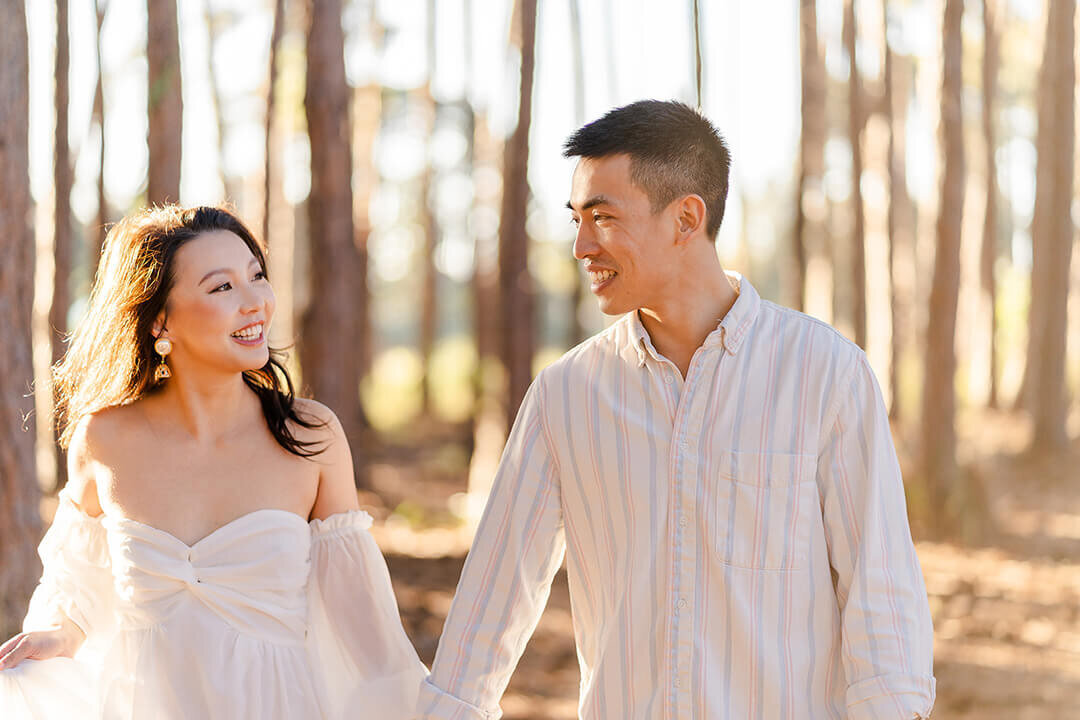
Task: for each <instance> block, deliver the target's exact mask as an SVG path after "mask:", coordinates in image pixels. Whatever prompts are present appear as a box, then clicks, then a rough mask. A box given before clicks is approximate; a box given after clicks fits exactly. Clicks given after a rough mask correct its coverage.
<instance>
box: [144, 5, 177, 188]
mask: <svg viewBox="0 0 1080 720" xmlns="http://www.w3.org/2000/svg"><path fill="white" fill-rule="evenodd" d="M146 7H147V12H146V16H147V37H146V62H147V71H148V73H147V78H148V81H149V88H148V92H147V104H148V111H149V144H150V167H149V173H148V179H147V184H146V201H147V203H148V204H155V203H157V204H160V203H165V202H179V200H180V140H181V137H182V135H181V128H182V122H183V110H184V106H183V98H182V97H181V94H180V36H179V30H178V28H177V20H176V0H147V3H146Z"/></svg>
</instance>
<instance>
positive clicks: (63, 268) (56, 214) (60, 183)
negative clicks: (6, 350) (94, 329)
mask: <svg viewBox="0 0 1080 720" xmlns="http://www.w3.org/2000/svg"><path fill="white" fill-rule="evenodd" d="M69 65H70V61H69V52H68V0H56V65H55V68H54V72H55V75H56V85H55V93H54V97H53V100H54V103H53V105H54V108H55V111H56V128H55V132H54V134H53V191H54V192H53V198H54V204H53V289H52V303H51V304H50V306H49V345H50V350H51V352H52V364H54V365H55V364H56V363H57V362H59V361H60V358H62V357H63V356H64V349H65V347H66V345H67V343H66V341H65V340H66V337H67V314H68V308H69V307H71V290H70V286H71V254H72V232H71V230H72V228H71V185H72V168H71V148H70V146H69V144H68V95H69V93H68V71H69ZM55 454H56V488H57V489H59V488H62V487H64V486H65V485H66V484H67V454H66V453H65V452H64V450H63V448H61V447H60V445H59V443H57V445H56V449H55Z"/></svg>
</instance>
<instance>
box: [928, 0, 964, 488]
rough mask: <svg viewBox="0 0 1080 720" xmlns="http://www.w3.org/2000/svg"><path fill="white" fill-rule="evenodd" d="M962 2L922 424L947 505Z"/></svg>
mask: <svg viewBox="0 0 1080 720" xmlns="http://www.w3.org/2000/svg"><path fill="white" fill-rule="evenodd" d="M963 7H964V6H963V0H946V3H945V22H944V28H943V46H942V61H943V62H942V64H943V80H942V88H941V136H942V149H943V153H944V171H943V173H942V179H941V202H940V204H939V207H938V218H937V249H936V252H935V255H934V275H933V281H932V282H933V284H932V286H931V289H930V308H929V325H928V327H927V330H926V373H925V376H924V378H925V379H924V384H923V403H922V428H921V430H922V453H923V458H922V459H923V469H924V475H925V478H926V482H927V489H928V499H929V505H930V507H932V508H945V501H946V499H947V497H948V495H949V493H950V491H951V488H952V485H953V483H954V481H955V478H956V429H955V426H954V423H955V415H956V398H955V386H954V382H955V380H954V378H955V375H956V351H955V337H956V306H957V299H958V295H959V291H960V219H961V217H963V210H964V136H963V115H962V113H961V92H962V77H961V67H962V65H961V59H962V44H961V34H960V21H961V17H962V15H963Z"/></svg>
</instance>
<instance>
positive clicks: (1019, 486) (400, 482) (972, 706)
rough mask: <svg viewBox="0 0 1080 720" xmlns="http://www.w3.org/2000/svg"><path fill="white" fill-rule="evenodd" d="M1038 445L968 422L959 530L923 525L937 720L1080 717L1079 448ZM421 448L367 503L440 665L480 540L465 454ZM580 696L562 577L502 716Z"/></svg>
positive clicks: (992, 421) (536, 713)
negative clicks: (455, 510)
mask: <svg viewBox="0 0 1080 720" xmlns="http://www.w3.org/2000/svg"><path fill="white" fill-rule="evenodd" d="M418 429H419V428H416V427H414V428H413V432H412V433H410V434H411V435H412V436H413V437H416V436H417V434H418V433H417V432H416V431H417V430H418ZM1029 433H1030V430H1029V429H1028V428H1027V427H1026V424H1025V423H1024V422H1023V421H1021V420H1018V419H1016V418H1015V417H1014V416H1010V415H1006V414H998V413H980V414H979V415H977V416H971V417H967V418H963V417H962V418H961V420H960V423H959V427H958V434H959V436H960V456H961V461H962V463H963V476H964V479H965V482H964V483H963V485H964V488H965V489H964V490H963V491H962V492H961V493H959V494H958V496H957V497H956V498H954V501H955V502H956V503H958V505H959V506H960V507H962V509H963V510H962V513H960V517H961V518H962V522H958V523H956V525H955V527H954V528H953V529H952V532H951V533H950V536H955V537H950V538H949V539H946V540H936V541H930V540H922V539H920V538H921V537H924V536H925V533H923V532H922V531H921V530H920V527H919V524H918V523H917V522H913V533H914V536H915V538H916V548H917V550H918V554H919V558H920V561H921V563H922V569H923V573H924V575H925V577H926V586H927V590H928V593H929V596H930V607H931V611H932V614H933V618H934V634H935V648H934V652H935V675H936V676H937V698H938V699H937V704H936V706H935V711H934V717H935V718H943V719H945V718H950V719H951V718H956V719H958V720H969V719H974V718H979V719H980V720H997V719H1000V720H1005V719H1006V718H1008V719H1009V720H1015V719H1016V718H1021V719H1030V720H1035V719H1039V720H1064V719H1066V718H1080V442H1074V443H1073V445H1072V446H1071V447H1070V449H1069V450H1068V451H1067V452H1066V453H1064V454H1062V455H1060V456H1057V457H1053V458H1046V457H1043V458H1034V457H1030V456H1027V455H1025V454H1024V453H1023V452H1022V448H1023V447H1024V446H1025V445H1026V442H1027V437H1028V436H1029ZM423 435H426V436H427V437H428V438H429V441H428V442H426V443H425V444H424V445H423V446H419V447H418V446H415V445H409V444H407V443H406V444H403V445H399V446H396V447H395V446H393V445H392V444H388V445H384V446H383V447H384V450H383V453H381V456H380V457H379V458H378V461H377V463H376V464H375V465H374V467H373V469H372V476H371V477H372V486H373V490H374V494H370V495H368V494H364V495H363V496H362V501H364V502H365V503H366V504H368V506H369V507H370V508H371V509H372V510H373V512H374V513H375V514H376V515H382V516H383V517H384V518H386V517H387V516H390V517H389V518H388V521H387V522H385V523H380V524H377V526H376V530H375V532H376V533H377V537H378V540H379V542H380V545H381V546H382V547H383V549H384V551H385V552H386V554H387V559H388V562H389V565H390V572H391V576H392V577H393V581H394V586H395V589H396V591H397V597H398V602H399V604H400V606H401V611H402V615H403V618H404V621H405V626H406V630H407V632H408V633H409V636H410V637H411V638H412V640H413V642H414V643H415V644H416V647H417V649H418V650H419V652H420V656H421V658H422V659H423V660H424V662H425V663H428V664H430V663H431V661H432V659H433V657H434V654H435V648H436V646H437V643H438V638H439V634H440V633H441V631H442V625H443V620H444V618H445V617H446V613H447V610H448V609H449V606H450V600H451V598H452V597H453V592H454V588H455V586H456V584H457V580H458V576H459V575H460V573H461V567H462V563H463V561H464V555H465V553H466V552H467V549H468V544H469V537H468V533H467V531H466V530H464V529H463V528H461V527H455V526H454V525H453V523H452V522H450V521H449V520H448V519H449V518H452V514H451V513H450V512H449V508H451V507H453V506H454V504H455V502H456V501H457V499H458V498H459V497H460V496H457V497H455V495H456V494H457V493H460V492H461V491H462V490H464V483H465V481H464V479H463V478H464V472H463V471H462V470H461V462H460V454H459V453H458V452H457V451H455V450H448V449H446V448H445V447H443V448H441V449H440V447H439V441H438V439H437V438H438V435H439V433H438V431H434V432H431V433H427V432H424V433H422V436H423ZM432 438H436V439H435V440H432ZM447 442H449V440H447ZM901 456H902V457H903V456H904V452H903V445H902V443H901ZM395 508H396V510H397V512H396V513H394V514H393V515H391V509H395ZM403 517H407V518H409V520H408V521H405V520H403V519H402V518H403ZM577 692H578V666H577V656H576V652H575V649H574V642H573V634H572V627H571V619H570V601H569V595H568V592H567V585H566V573H565V570H562V571H560V572H559V574H558V575H557V576H556V579H555V584H554V587H553V589H552V592H551V598H550V600H549V602H548V606H547V609H546V610H545V612H544V615H543V617H542V619H541V620H540V624H539V626H538V627H537V630H536V633H535V634H534V635H533V638H532V640H531V641H530V643H529V646H528V648H527V649H526V651H525V655H524V657H523V658H522V660H521V663H520V664H519V665H518V669H517V671H516V672H515V673H514V676H513V678H512V680H511V682H510V687H509V689H508V690H507V693H506V695H505V696H504V698H503V701H502V707H503V710H504V712H505V717H506V718H507V719H508V720H526V719H529V720H558V719H562V718H566V719H570V718H574V717H576V705H577Z"/></svg>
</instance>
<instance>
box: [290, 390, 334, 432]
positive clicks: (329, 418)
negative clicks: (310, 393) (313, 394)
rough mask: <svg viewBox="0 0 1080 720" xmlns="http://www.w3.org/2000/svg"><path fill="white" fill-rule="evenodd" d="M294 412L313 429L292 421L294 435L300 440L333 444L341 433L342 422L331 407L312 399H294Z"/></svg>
mask: <svg viewBox="0 0 1080 720" xmlns="http://www.w3.org/2000/svg"><path fill="white" fill-rule="evenodd" d="M293 412H294V413H296V415H297V417H299V418H300V419H301V420H303V421H304V422H306V423H308V424H310V425H312V426H313V427H304V426H303V425H301V424H299V423H297V422H295V421H290V423H289V424H290V426H291V428H292V430H293V433H294V435H295V436H296V437H297V439H299V440H304V441H307V442H322V443H332V442H333V441H334V438H335V437H336V436H337V435H338V434H339V433H340V432H341V430H340V428H341V422H340V421H339V420H338V417H337V415H336V414H335V413H334V411H333V410H331V409H330V408H329V407H327V406H326V405H324V404H323V403H321V402H319V401H318V400H312V399H311V398H300V397H298V398H294V399H293Z"/></svg>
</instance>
